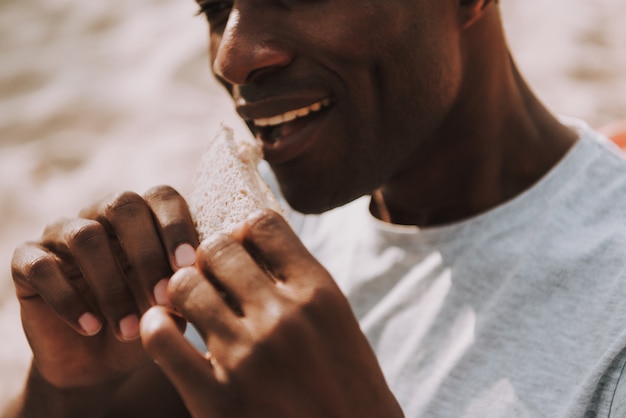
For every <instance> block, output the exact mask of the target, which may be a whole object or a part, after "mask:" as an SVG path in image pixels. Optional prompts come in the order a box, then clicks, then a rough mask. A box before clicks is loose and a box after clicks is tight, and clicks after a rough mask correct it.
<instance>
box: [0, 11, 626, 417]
mask: <svg viewBox="0 0 626 418" xmlns="http://www.w3.org/2000/svg"><path fill="white" fill-rule="evenodd" d="M502 3H504V4H503V13H504V17H505V22H506V26H507V31H508V36H509V40H510V44H511V47H512V50H513V52H514V55H515V56H516V58H517V61H518V63H519V64H520V66H521V67H522V70H523V71H524V73H525V74H526V77H527V78H528V79H529V80H530V82H531V84H532V85H534V87H535V89H536V91H537V92H538V94H539V96H540V97H542V98H543V99H544V100H545V102H546V103H547V104H548V106H549V107H550V108H551V109H553V110H554V111H555V112H557V113H560V114H567V115H571V116H577V117H581V118H584V119H586V120H588V121H589V122H590V123H591V124H592V125H593V126H601V125H603V124H605V123H607V122H609V121H612V120H615V119H618V118H625V117H626V2H625V1H624V0H592V1H589V0H503V1H502ZM195 11H196V6H195V4H194V2H193V1H192V0H133V1H127V0H108V1H106V2H91V1H79V0H0V339H1V341H2V343H1V344H0V405H1V404H3V403H4V402H6V400H7V399H8V398H9V397H11V396H13V394H14V393H15V392H16V391H17V390H18V389H19V387H20V386H21V384H22V379H23V374H24V372H25V370H26V367H27V365H28V361H29V351H28V345H27V344H26V342H25V339H24V337H23V334H22V331H21V326H20V323H19V312H18V308H17V304H16V302H15V301H14V300H13V287H12V283H11V279H10V259H11V254H12V251H13V248H14V247H15V246H16V245H17V244H19V243H20V242H21V241H24V240H27V239H34V238H36V237H37V236H38V235H39V234H40V232H41V230H42V229H43V227H44V225H45V224H46V223H48V222H50V221H53V220H55V219H57V218H59V217H61V216H73V215H74V214H75V213H76V212H77V211H78V209H80V208H81V207H82V206H84V205H86V204H88V203H90V202H92V201H94V200H95V199H98V198H100V197H103V196H105V195H107V194H109V193H112V192H116V191H121V190H135V191H137V192H143V191H145V190H146V189H147V188H149V187H151V186H153V185H156V184H161V183H167V184H171V185H173V186H175V187H177V188H179V189H180V190H182V191H185V190H186V189H187V187H188V185H189V180H190V177H191V175H192V172H193V170H194V168H195V164H196V161H197V158H198V154H199V152H201V150H202V149H203V147H204V145H205V143H206V140H207V139H208V138H209V137H211V136H212V134H213V132H214V131H215V129H216V127H217V125H218V124H219V123H220V121H222V120H226V121H228V122H229V123H231V124H236V126H237V127H238V129H243V128H242V127H241V124H240V123H238V121H237V120H236V119H235V118H234V116H233V115H232V105H231V104H230V102H229V101H228V100H227V99H226V97H225V95H224V93H223V92H222V91H221V90H220V89H219V88H218V87H216V86H215V85H214V84H213V82H212V80H211V79H210V77H209V75H208V66H207V60H206V53H205V44H206V28H205V23H204V20H203V18H201V17H194V16H193V15H194V13H195Z"/></svg>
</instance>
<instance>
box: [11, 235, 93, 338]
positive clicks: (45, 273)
mask: <svg viewBox="0 0 626 418" xmlns="http://www.w3.org/2000/svg"><path fill="white" fill-rule="evenodd" d="M11 269H12V273H13V280H14V284H15V288H16V293H17V297H18V298H19V299H20V300H21V301H28V300H31V299H36V298H38V297H41V298H42V299H43V300H44V301H45V302H46V303H47V304H48V305H49V306H50V307H52V309H53V310H54V311H55V312H56V314H57V315H58V316H59V317H60V318H61V319H62V320H63V321H64V322H65V323H67V325H69V326H70V327H71V328H72V329H74V330H75V331H76V332H78V333H79V334H82V335H85V336H91V335H95V334H97V333H98V332H99V331H100V329H101V328H102V319H101V318H100V315H99V313H97V312H95V311H94V309H93V307H92V306H90V305H89V304H88V303H87V301H86V300H85V298H84V297H83V296H82V295H81V294H79V293H78V291H77V290H76V289H75V288H74V287H73V286H72V285H71V284H70V283H69V281H68V280H67V279H66V277H65V275H64V274H63V272H62V271H61V270H60V268H59V264H58V260H57V258H56V257H55V256H54V255H53V254H51V253H49V252H48V251H45V250H43V249H41V248H39V247H38V246H36V245H34V244H25V245H22V246H21V247H18V248H17V249H16V250H15V252H14V253H13V261H12V265H11Z"/></svg>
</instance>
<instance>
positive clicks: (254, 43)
mask: <svg viewBox="0 0 626 418" xmlns="http://www.w3.org/2000/svg"><path fill="white" fill-rule="evenodd" d="M248 16H250V13H247V14H246V15H244V14H243V13H242V11H241V10H240V9H236V8H234V9H233V10H232V11H231V13H230V15H229V17H228V22H227V23H226V27H225V28H224V31H223V32H222V33H221V36H218V38H217V39H215V42H214V44H213V48H214V59H213V72H214V73H215V75H216V76H217V77H219V78H221V79H222V80H224V81H226V82H227V83H229V84H232V85H245V84H248V83H251V82H253V81H254V80H255V79H256V78H257V77H261V76H262V75H263V74H267V73H268V72H272V71H275V70H276V69H279V68H282V67H285V66H287V65H289V63H290V62H291V61H292V59H293V56H292V53H291V52H290V51H289V50H288V49H287V48H286V46H285V45H284V42H282V41H281V39H280V37H279V36H278V35H277V34H276V32H275V28H273V27H272V26H273V25H272V24H271V22H270V21H269V19H263V17H262V16H259V15H258V14H257V15H256V16H251V17H248Z"/></svg>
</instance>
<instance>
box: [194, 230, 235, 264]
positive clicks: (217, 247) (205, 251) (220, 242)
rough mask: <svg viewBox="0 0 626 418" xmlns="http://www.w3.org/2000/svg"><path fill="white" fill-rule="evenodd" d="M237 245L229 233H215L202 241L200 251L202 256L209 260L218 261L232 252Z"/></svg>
mask: <svg viewBox="0 0 626 418" xmlns="http://www.w3.org/2000/svg"><path fill="white" fill-rule="evenodd" d="M238 247H239V244H238V243H237V241H235V239H234V238H233V237H231V236H230V235H226V234H215V235H211V236H210V237H209V238H207V239H205V240H204V241H203V242H202V244H201V245H200V251H201V255H202V256H203V258H206V259H207V260H208V261H209V262H213V263H218V262H219V261H220V260H223V259H224V258H226V257H228V256H229V255H230V254H232V252H233V251H234V250H235V249H236V248H238Z"/></svg>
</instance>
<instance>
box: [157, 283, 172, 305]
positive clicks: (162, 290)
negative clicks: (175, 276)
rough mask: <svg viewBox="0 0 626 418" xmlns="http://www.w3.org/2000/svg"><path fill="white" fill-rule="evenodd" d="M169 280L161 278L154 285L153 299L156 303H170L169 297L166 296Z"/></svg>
mask: <svg viewBox="0 0 626 418" xmlns="http://www.w3.org/2000/svg"><path fill="white" fill-rule="evenodd" d="M169 282H170V281H169V280H168V279H163V280H161V281H160V282H158V283H157V284H156V285H155V286H154V300H155V301H156V303H157V305H161V306H168V305H171V302H170V298H168V297H167V284H168V283H169Z"/></svg>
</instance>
